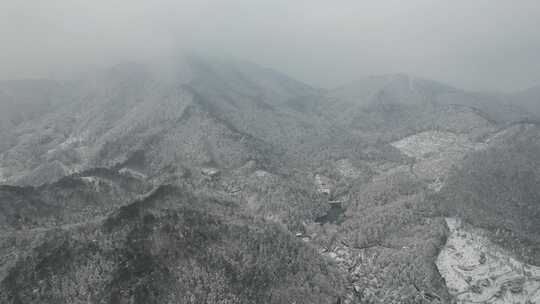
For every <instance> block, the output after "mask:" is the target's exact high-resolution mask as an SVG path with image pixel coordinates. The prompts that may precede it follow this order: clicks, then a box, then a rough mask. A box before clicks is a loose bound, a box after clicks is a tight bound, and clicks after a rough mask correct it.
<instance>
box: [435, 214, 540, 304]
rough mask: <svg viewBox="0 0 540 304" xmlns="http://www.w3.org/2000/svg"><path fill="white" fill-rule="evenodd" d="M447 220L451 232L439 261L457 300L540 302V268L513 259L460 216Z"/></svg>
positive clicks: (448, 285) (468, 301) (444, 276)
mask: <svg viewBox="0 0 540 304" xmlns="http://www.w3.org/2000/svg"><path fill="white" fill-rule="evenodd" d="M446 222H447V225H448V228H449V229H450V231H451V234H450V236H449V238H448V241H447V243H446V245H445V247H444V248H443V250H442V251H441V253H440V255H439V257H438V259H437V262H436V264H437V268H438V269H439V272H440V273H441V275H442V277H443V278H444V279H445V281H446V285H447V287H448V290H449V292H450V294H451V295H453V296H454V297H455V298H456V301H457V303H492V304H495V303H522V304H526V303H540V267H536V266H532V265H528V264H525V263H522V262H519V261H518V260H516V259H514V258H512V257H511V256H510V255H509V254H508V253H507V252H505V251H504V250H503V249H502V248H500V247H498V246H497V245H495V244H493V243H492V242H491V241H489V239H487V238H486V237H484V236H483V235H482V231H480V230H477V229H473V228H471V227H466V226H464V225H462V224H461V222H460V220H459V219H455V218H447V219H446Z"/></svg>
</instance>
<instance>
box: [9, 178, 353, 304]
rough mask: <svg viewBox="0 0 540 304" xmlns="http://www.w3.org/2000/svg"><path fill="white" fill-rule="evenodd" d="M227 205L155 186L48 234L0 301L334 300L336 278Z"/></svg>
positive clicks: (266, 225) (311, 252) (271, 228)
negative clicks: (91, 219)
mask: <svg viewBox="0 0 540 304" xmlns="http://www.w3.org/2000/svg"><path fill="white" fill-rule="evenodd" d="M238 211H239V210H238V206H236V205H235V204H234V203H229V202H224V201H215V200H212V199H208V198H200V197H195V196H193V195H190V194H189V193H185V192H183V191H180V190H177V189H175V188H173V187H160V188H159V189H157V190H156V191H155V192H153V193H152V194H151V195H150V196H148V197H147V198H145V199H143V200H140V201H136V202H134V203H132V204H129V205H126V206H124V207H121V208H120V209H119V210H118V211H117V212H115V213H113V214H112V215H111V216H109V217H108V218H107V219H105V220H104V221H103V222H97V223H91V224H88V225H83V226H80V227H77V228H71V229H57V230H51V231H49V232H48V233H47V234H48V235H47V236H46V237H45V238H44V239H43V240H42V241H41V243H40V244H39V245H38V246H36V247H34V248H32V249H31V250H30V251H29V252H25V253H24V255H23V256H21V258H20V259H19V260H18V261H17V262H16V264H15V265H14V267H12V268H11V269H10V270H9V272H8V273H7V275H6V276H5V278H4V279H3V280H2V282H1V284H0V289H1V292H0V300H1V302H2V303H59V302H61V303H284V302H289V301H294V302H296V303H335V302H336V301H338V299H339V298H340V297H341V296H342V294H343V293H344V282H345V278H344V277H343V276H342V275H341V274H340V273H339V271H338V270H337V268H336V267H335V266H332V265H331V264H328V262H327V261H325V260H324V259H323V258H321V257H320V256H319V255H318V253H317V251H316V250H315V249H312V248H310V247H309V246H304V245H303V243H302V242H301V241H299V240H298V239H296V238H294V236H292V235H291V234H289V233H287V232H286V231H285V230H283V228H281V227H279V226H277V225H275V224H272V223H270V222H265V221H261V220H256V219H252V218H250V217H246V216H243V215H241V214H238V213H237V212H238Z"/></svg>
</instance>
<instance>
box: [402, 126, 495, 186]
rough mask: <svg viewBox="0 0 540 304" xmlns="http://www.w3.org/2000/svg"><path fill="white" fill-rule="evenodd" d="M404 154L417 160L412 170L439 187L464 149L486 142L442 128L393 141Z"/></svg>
mask: <svg viewBox="0 0 540 304" xmlns="http://www.w3.org/2000/svg"><path fill="white" fill-rule="evenodd" d="M392 146H394V147H395V148H397V149H399V150H400V151H401V152H402V153H403V154H405V155H407V156H409V157H412V158H414V159H415V160H416V162H415V163H414V165H413V167H412V171H413V173H414V174H416V175H417V176H418V177H419V178H421V179H423V180H425V181H426V182H427V183H428V184H429V186H430V188H431V189H433V190H435V191H438V190H440V188H441V187H442V186H443V184H444V179H445V177H446V174H447V173H448V171H449V170H450V168H451V167H452V165H453V164H455V163H457V162H458V161H460V160H461V159H463V157H464V156H465V154H466V153H467V152H470V151H473V150H477V149H481V148H483V147H484V146H485V145H484V144H481V143H475V142H472V141H471V140H470V139H469V138H468V137H467V135H464V134H456V133H452V132H444V131H425V132H421V133H418V134H415V135H411V136H408V137H405V138H403V139H401V140H398V141H396V142H393V143H392Z"/></svg>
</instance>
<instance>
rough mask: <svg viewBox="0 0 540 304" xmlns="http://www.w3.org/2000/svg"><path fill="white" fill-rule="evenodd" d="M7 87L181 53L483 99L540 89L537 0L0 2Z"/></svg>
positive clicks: (310, 76)
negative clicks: (428, 83)
mask: <svg viewBox="0 0 540 304" xmlns="http://www.w3.org/2000/svg"><path fill="white" fill-rule="evenodd" d="M0 20H1V21H0V28H1V29H0V43H1V44H2V46H3V51H2V53H1V54H0V79H1V80H10V79H21V78H58V77H62V76H64V75H71V74H74V73H78V72H80V71H85V70H91V69H96V68H103V67H107V66H110V65H114V64H115V63H119V62H123V61H146V60H149V59H155V58H160V57H168V56H171V54H173V53H175V52H178V51H190V52H204V53H210V54H217V55H225V56H231V57H235V58H239V59H243V60H248V61H251V62H254V63H257V64H261V65H263V66H267V67H270V68H272V69H275V70H278V71H280V72H283V73H286V74H288V75H290V76H291V77H294V78H296V79H298V80H301V81H303V82H306V83H308V84H310V85H313V86H317V87H323V88H333V87H336V86H339V85H342V84H346V83H350V82H353V81H354V80H355V79H358V78H362V77H365V76H371V75H380V74H394V73H405V74H410V75H414V76H417V77H422V78H427V79H432V80H435V81H440V82H443V83H447V84H450V85H453V86H456V87H459V88H463V89H466V90H474V91H517V90H521V89H524V88H527V87H531V86H536V85H538V84H540V62H539V61H538V60H535V58H536V57H537V54H538V53H540V37H537V36H535V35H534V31H535V30H536V29H537V28H538V27H539V26H540V24H539V23H540V5H538V4H537V2H536V1H532V0H526V1H521V2H520V3H519V5H516V4H514V3H510V2H506V1H502V0H496V1H488V0H481V1H474V2H471V1H465V0H459V1H452V2H451V3H450V2H439V3H434V2H433V1H428V0H414V1H407V3H403V2H402V1H393V0H392V1H391V0H386V1H371V0H370V1H361V2H358V1H348V0H343V1H338V2H332V3H331V4H330V3H327V2H325V1H319V0H316V1H298V2H294V3H291V2H289V1H284V0H278V1H260V2H257V4H256V5H254V4H253V3H252V2H250V1H247V0H230V1H220V2H218V1H211V0H204V1H191V0H189V1H172V0H160V1H157V2H153V3H152V4H150V3H147V2H144V1H125V0H113V1H91V2H90V1H83V0H77V1H68V0H56V1H54V2H47V3H45V2H37V3H36V2H30V1H18V2H13V1H11V2H10V1H5V0H4V1H1V2H0Z"/></svg>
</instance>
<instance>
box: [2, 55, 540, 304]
mask: <svg viewBox="0 0 540 304" xmlns="http://www.w3.org/2000/svg"><path fill="white" fill-rule="evenodd" d="M537 93H539V92H538V90H537V89H535V88H531V89H529V90H526V91H521V92H517V93H504V94H503V93H479V92H468V91H466V90H462V89H459V88H455V87H453V86H450V85H445V84H442V83H439V82H436V81H431V80H426V79H422V78H418V77H414V76H410V75H406V74H387V75H380V76H372V77H365V78H357V80H356V81H354V82H352V83H348V84H344V85H341V86H339V87H337V88H335V89H322V88H316V87H313V86H310V85H307V84H305V83H303V82H301V81H298V80H295V79H293V78H291V77H289V76H287V75H285V74H283V73H280V72H278V71H276V70H273V69H269V68H265V67H262V66H259V65H257V64H254V63H250V62H246V61H241V60H236V59H230V58H227V59H225V58H223V57H211V56H203V55H189V56H177V57H175V59H171V60H168V61H165V60H164V61H162V62H161V63H160V64H157V63H155V62H154V63H149V62H142V63H138V62H129V63H122V64H117V65H114V66H112V67H110V68H108V69H103V70H99V71H94V72H88V73H83V74H81V75H80V76H78V77H73V78H71V79H66V80H63V81H58V80H17V81H5V82H2V83H0V107H1V111H0V113H1V114H0V139H1V140H0V179H1V181H2V186H0V226H1V227H2V232H0V300H1V301H0V302H2V303H452V301H461V302H460V303H469V302H467V301H469V300H468V299H469V298H467V297H468V295H469V294H470V295H479V296H482V297H484V296H485V297H488V298H490V299H491V300H490V301H492V303H508V302H509V301H513V300H516V299H521V298H522V297H528V298H527V299H528V300H530V301H531V302H532V301H540V298H539V297H540V293H538V292H537V291H538V288H537V287H540V285H539V283H538V282H537V280H536V281H535V280H534V278H535V277H537V275H536V274H534V273H533V274H530V273H529V274H527V273H528V272H527V271H521V272H519V273H518V274H512V277H504V276H502V277H498V278H497V279H493V280H492V281H489V282H490V283H489V284H491V285H489V288H488V286H484V285H482V284H484V283H482V282H484V281H482V280H483V277H481V276H483V275H489V271H488V272H482V271H483V270H482V269H483V268H482V265H484V264H485V263H486V261H485V260H484V261H483V263H484V264H482V262H478V261H477V260H474V259H475V257H474V256H472V255H471V256H467V255H465V256H463V254H462V253H459V254H462V257H460V258H459V259H458V260H459V261H461V262H460V263H462V264H460V267H461V268H456V269H458V270H456V271H457V272H459V273H460V275H458V276H457V277H454V276H450V275H449V274H448V272H445V271H444V269H446V268H445V267H446V266H447V264H444V263H447V262H446V261H447V260H444V259H443V262H444V263H443V262H440V261H441V259H442V258H441V257H444V256H445V255H444V254H441V252H443V253H444V252H447V251H448V250H450V251H451V252H454V253H455V255H457V254H458V252H457V251H456V250H457V249H456V248H457V247H455V246H454V245H452V244H451V243H450V242H453V240H454V236H455V234H454V233H455V232H454V231H455V230H453V229H454V226H451V225H449V224H448V223H449V222H448V221H449V218H452V219H454V218H458V219H459V220H460V221H463V222H464V223H465V224H464V226H463V227H465V228H463V229H471V230H466V231H467V232H466V233H465V234H466V235H469V234H471V235H473V232H470V231H474V233H479V232H477V231H476V230H472V229H473V228H470V227H474V229H481V230H482V231H483V232H482V233H483V234H482V235H485V237H486V239H487V240H489V242H493V244H496V246H500V248H501V249H500V250H501V251H500V252H505V253H504V254H506V256H507V257H508V258H512V259H514V258H515V259H516V260H517V261H521V263H528V264H523V265H527V267H534V266H535V265H536V266H540V264H539V260H538V258H539V257H538V252H539V251H538V250H539V248H540V247H539V246H540V240H538V237H537V235H538V232H539V229H540V227H538V221H537V219H538V215H539V214H538V207H539V203H540V184H539V182H540V167H539V164H538V156H539V155H540V150H539V147H538V143H539V141H538V136H539V134H540V132H539V131H540V130H538V126H537V121H538V119H539V118H540V109H539V108H538V107H537V106H536V105H537V104H540V103H539V101H538V98H539V96H540V95H539V94H537ZM467 225H470V227H469V226H467ZM460 229H461V228H460ZM464 231H465V230H464ZM474 235H476V234H474ZM473 240H474V242H477V240H478V238H476V239H473ZM482 240H483V239H482ZM469 243H470V244H469V245H470V246H472V247H470V248H473V247H474V246H477V245H478V246H480V247H481V246H487V245H485V244H484V243H482V244H484V245H481V244H480V243H473V241H470V242H469ZM466 244H468V243H466ZM479 244H480V245H479ZM490 244H491V243H490ZM451 246H454V247H451ZM490 246H491V245H490ZM493 246H495V245H493ZM452 248H454V249H452ZM460 248H461V247H460ZM467 248H468V247H467ZM470 248H469V249H470ZM474 248H477V247H474ZM482 248H483V247H482ZM486 248H487V247H486ZM497 248H499V247H497ZM452 250H453V251H452ZM464 250H465V249H464ZM471 250H472V249H471ZM497 250H499V249H497ZM466 252H467V251H466ZM497 252H499V251H497ZM484 258H485V259H487V263H488V264H489V263H491V262H492V261H495V257H491V256H488V257H487V258H486V257H484ZM490 259H491V260H490ZM503 260H504V259H501V261H503ZM497 261H498V256H497ZM501 263H502V262H501ZM489 265H491V264H489ZM505 265H506V264H505ZM506 266H508V265H506ZM506 266H500V267H506ZM508 267H510V266H508ZM497 269H498V270H492V274H495V273H498V272H497V271H499V270H500V269H502V268H497ZM486 271H487V270H486ZM501 271H502V270H501ZM531 271H532V272H534V271H533V270H531ZM529 272H530V271H529ZM480 273H481V274H480ZM469 277H470V279H469ZM518 279H519V280H518ZM509 280H510V281H511V282H512V284H514V285H515V284H517V285H518V287H520V288H521V289H519V288H518V287H515V286H514V285H512V286H510V285H508V284H510V283H508V282H510V281H509ZM515 280H518V281H516V282H517V283H515V282H514V281H515ZM520 282H521V283H520ZM456 284H458V285H456ZM459 284H462V285H463V284H465V285H463V286H466V287H463V290H461V289H460V290H455V289H453V287H452V286H454V285H456V286H462V285H459ZM486 284H487V283H486ZM520 284H521V285H520ZM460 288H462V287H460ZM535 290H536V291H535ZM471 301H472V300H471Z"/></svg>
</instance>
